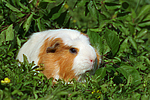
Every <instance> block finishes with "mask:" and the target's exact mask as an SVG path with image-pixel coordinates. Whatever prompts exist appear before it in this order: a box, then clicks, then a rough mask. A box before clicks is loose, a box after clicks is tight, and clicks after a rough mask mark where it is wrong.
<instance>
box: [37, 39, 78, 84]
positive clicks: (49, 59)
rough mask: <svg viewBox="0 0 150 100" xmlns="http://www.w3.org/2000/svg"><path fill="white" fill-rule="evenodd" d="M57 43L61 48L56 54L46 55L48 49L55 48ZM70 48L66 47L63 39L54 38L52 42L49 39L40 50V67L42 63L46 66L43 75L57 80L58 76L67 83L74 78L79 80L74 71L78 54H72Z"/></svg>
mask: <svg viewBox="0 0 150 100" xmlns="http://www.w3.org/2000/svg"><path fill="white" fill-rule="evenodd" d="M56 42H57V43H58V42H59V46H58V47H57V49H56V51H55V53H46V49H47V48H48V47H51V46H53V45H54V44H55V43H56ZM70 48H72V47H70V46H66V45H64V43H63V41H62V39H61V38H56V39H54V38H52V39H51V40H49V38H47V39H46V40H45V42H44V44H43V45H42V46H41V48H40V53H39V56H38V57H39V61H38V65H40V64H41V63H42V64H44V71H42V73H43V74H44V75H45V76H46V77H47V78H51V77H54V78H55V77H56V75H58V76H59V78H60V79H64V80H65V81H68V80H69V79H73V78H75V79H78V77H77V76H75V73H74V71H73V70H72V66H73V62H74V58H75V57H76V54H72V53H70V51H69V49H70Z"/></svg>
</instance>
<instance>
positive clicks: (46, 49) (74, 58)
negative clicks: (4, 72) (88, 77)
mask: <svg viewBox="0 0 150 100" xmlns="http://www.w3.org/2000/svg"><path fill="white" fill-rule="evenodd" d="M23 54H24V55H26V56H27V59H28V61H29V62H32V61H34V63H35V64H36V65H40V64H43V67H44V70H43V71H42V73H43V74H44V75H45V76H46V77H47V78H51V77H53V78H54V79H64V80H65V81H69V79H73V78H75V79H76V80H79V78H80V76H81V75H82V74H84V73H85V72H86V71H89V70H91V69H93V66H94V62H95V60H96V58H97V59H98V62H99V61H100V57H99V54H98V53H97V51H96V50H95V49H94V48H93V47H92V46H91V45H90V41H89V37H88V36H87V35H86V34H84V33H81V32H79V31H77V30H73V29H55V30H47V31H43V32H37V33H34V34H33V35H31V37H30V38H29V40H28V41H27V42H26V43H25V44H24V45H23V46H22V47H21V49H20V50H19V53H18V56H17V59H18V60H19V61H21V62H23Z"/></svg>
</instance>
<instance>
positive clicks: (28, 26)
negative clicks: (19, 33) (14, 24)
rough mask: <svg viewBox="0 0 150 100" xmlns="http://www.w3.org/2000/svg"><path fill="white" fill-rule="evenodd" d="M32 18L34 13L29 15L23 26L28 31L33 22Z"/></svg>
mask: <svg viewBox="0 0 150 100" xmlns="http://www.w3.org/2000/svg"><path fill="white" fill-rule="evenodd" d="M32 18H33V13H32V14H31V15H30V16H29V17H28V19H27V20H26V21H25V23H24V24H23V28H24V30H25V31H26V32H27V31H28V30H29V28H30V25H31V22H32Z"/></svg>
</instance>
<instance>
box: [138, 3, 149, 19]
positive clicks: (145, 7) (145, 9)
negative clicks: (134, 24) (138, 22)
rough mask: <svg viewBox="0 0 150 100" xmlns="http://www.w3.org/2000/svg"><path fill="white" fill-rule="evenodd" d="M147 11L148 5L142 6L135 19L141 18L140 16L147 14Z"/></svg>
mask: <svg viewBox="0 0 150 100" xmlns="http://www.w3.org/2000/svg"><path fill="white" fill-rule="evenodd" d="M149 10H150V5H143V7H142V8H141V9H140V12H139V14H138V16H137V18H136V19H138V18H139V17H141V16H143V15H145V14H146V13H148V12H149Z"/></svg>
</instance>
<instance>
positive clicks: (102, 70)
mask: <svg viewBox="0 0 150 100" xmlns="http://www.w3.org/2000/svg"><path fill="white" fill-rule="evenodd" d="M95 75H97V76H99V77H98V78H100V79H103V78H104V77H105V76H106V67H102V68H99V69H98V70H96V72H95Z"/></svg>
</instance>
